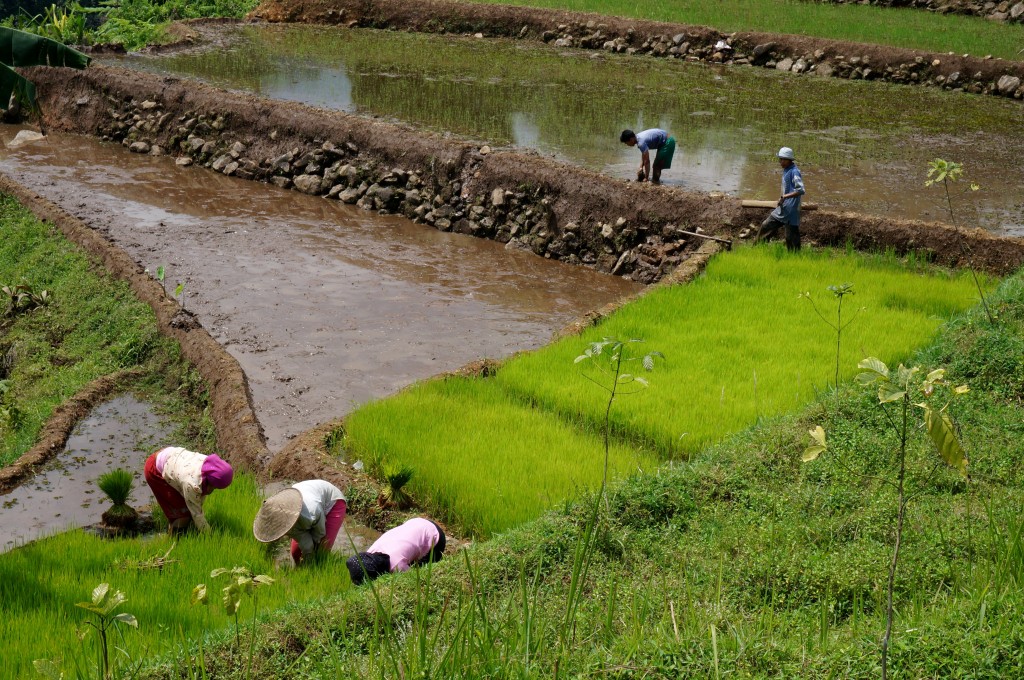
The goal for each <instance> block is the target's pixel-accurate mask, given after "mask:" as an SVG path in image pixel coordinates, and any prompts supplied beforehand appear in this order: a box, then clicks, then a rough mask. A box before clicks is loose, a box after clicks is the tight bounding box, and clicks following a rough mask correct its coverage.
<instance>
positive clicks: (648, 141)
mask: <svg viewBox="0 0 1024 680" xmlns="http://www.w3.org/2000/svg"><path fill="white" fill-rule="evenodd" d="M619 141H620V142H622V143H623V144H625V145H626V146H635V147H636V148H637V149H639V150H640V169H639V170H637V172H636V181H638V182H643V181H644V180H645V179H647V178H650V180H651V182H653V183H654V184H660V183H661V171H662V170H668V169H669V168H671V167H672V156H673V155H675V152H676V138H675V137H669V136H668V133H667V132H665V131H664V130H659V129H658V128H651V129H650V130H644V131H643V132H641V133H640V134H637V133H635V132H633V131H632V130H623V131H622V134H621V135H619ZM651 149H654V150H655V151H657V154H656V155H655V156H654V167H653V168H652V167H651V153H650V150H651ZM652 173H653V174H652Z"/></svg>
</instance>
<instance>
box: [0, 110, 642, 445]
mask: <svg viewBox="0 0 1024 680" xmlns="http://www.w3.org/2000/svg"><path fill="white" fill-rule="evenodd" d="M16 133H17V129H16V128H13V127H9V126H8V127H2V126H0V140H2V141H3V142H5V143H6V142H9V141H10V140H11V139H13V137H14V135H15V134H16ZM0 166H2V168H3V171H4V172H5V173H6V174H8V175H9V176H11V177H12V178H13V179H15V180H16V181H18V182H20V183H21V184H23V185H25V186H27V187H29V188H31V189H32V190H34V191H36V192H37V193H39V194H41V195H42V196H44V197H45V198H48V199H49V200H51V201H54V202H55V203H57V204H59V205H60V206H61V207H63V208H64V209H65V210H67V211H68V212H70V213H72V214H74V215H76V216H77V217H79V218H80V219H82V220H83V221H85V222H86V223H87V224H89V225H90V226H92V227H94V228H96V229H99V230H101V231H102V232H103V233H104V234H105V235H106V236H107V237H108V238H110V239H111V240H112V241H113V242H114V243H116V244H117V245H118V246H120V247H122V248H123V249H124V250H125V251H127V252H128V253H129V254H130V255H131V256H132V257H133V258H134V259H135V260H136V262H138V263H139V265H141V266H143V267H146V268H148V269H149V271H150V272H156V271H157V268H158V267H161V266H162V267H165V270H166V279H165V283H166V287H167V289H168V291H169V292H173V291H174V288H175V287H176V285H177V284H178V282H183V283H184V284H185V285H184V303H185V306H186V308H187V309H188V310H190V311H192V312H193V313H195V314H196V315H197V317H198V318H199V320H200V321H201V322H202V324H203V325H204V326H205V327H206V329H207V330H209V331H210V332H211V334H212V335H213V337H214V338H216V339H217V340H218V341H219V342H221V343H222V344H223V345H224V346H225V347H226V348H227V350H228V351H229V352H230V353H231V354H232V355H233V356H235V357H236V358H237V359H238V361H239V362H240V364H241V366H242V368H243V370H244V371H245V373H246V375H247V376H248V379H249V384H250V387H251V389H252V394H253V401H254V403H255V407H256V414H257V416H258V417H259V419H260V422H261V423H262V425H263V427H264V429H265V431H266V434H267V439H268V445H269V446H270V448H271V450H277V449H280V448H281V447H282V446H283V444H284V443H285V442H286V441H287V439H288V438H290V437H292V436H295V435H296V434H298V433H300V432H303V431H305V430H307V429H309V428H311V427H313V426H315V425H317V424H319V423H321V422H325V421H327V420H330V419H333V418H337V417H339V416H341V415H344V414H345V413H347V412H348V411H350V410H351V409H352V408H353V407H354V406H355V405H357V404H359V403H362V402H364V401H367V400H369V399H372V398H375V397H380V396H384V395H387V394H390V393H393V392H395V391H397V390H399V389H400V388H402V387H404V386H406V385H409V384H410V383H413V382H415V381H417V380H420V379H423V378H427V377H429V376H433V375H436V374H438V373H442V372H444V371H449V370H453V369H456V368H458V367H460V366H462V365H464V364H466V363H467V362H470V361H473V360H476V359H479V358H482V357H492V358H498V357H504V356H507V355H509V354H511V353H513V352H516V351H519V350H524V349H532V348H536V347H539V346H541V345H543V344H545V343H546V342H547V341H548V339H549V338H550V337H551V334H552V332H553V331H555V330H557V329H559V328H561V327H562V326H564V325H565V324H566V323H568V322H569V321H571V320H572V319H574V318H575V317H577V316H578V315H580V314H583V313H585V312H587V311H589V310H591V309H595V308H597V307H600V306H602V305H604V304H606V303H608V302H610V301H613V300H615V299H618V298H619V297H620V296H622V295H624V294H629V293H633V292H635V291H638V290H639V289H640V286H639V285H637V284H633V283H631V282H628V281H624V280H623V279H620V278H616V277H612V276H608V275H604V274H600V273H597V272H594V271H591V270H589V269H585V268H582V267H574V266H570V265H565V264H561V263H558V262H554V261H551V260H545V259H543V258H540V257H537V256H536V255H533V254H532V253H524V252H520V251H511V250H506V249H505V248H504V247H503V246H502V245H501V244H499V243H496V242H493V241H487V240H483V239H476V238H472V237H469V236H463V235H460V234H450V233H444V232H439V231H436V230H434V229H432V228H430V227H426V226H423V225H418V224H413V223H412V222H410V221H409V220H406V219H404V218H399V217H393V216H390V217H384V216H379V215H377V214H374V213H370V212H366V211H363V210H360V209H358V208H355V207H353V206H347V205H344V204H341V203H339V202H337V201H327V200H324V199H322V198H317V197H312V196H306V195H304V194H301V193H299V192H296V191H287V190H281V189H278V188H276V187H274V186H271V185H267V184H258V183H254V182H247V181H244V180H239V179H235V178H231V177H225V176H223V175H219V174H216V173H212V172H209V171H207V170H204V169H201V168H181V167H178V166H176V165H175V164H174V161H173V160H172V159H171V158H168V157H151V156H141V155H137V154H130V153H128V152H127V151H126V150H125V149H123V148H122V147H121V146H120V145H114V144H104V143H101V142H99V141H98V140H96V139H94V138H90V137H83V136H73V135H57V134H51V135H50V136H49V137H48V138H47V139H46V140H43V141H40V142H35V143H30V144H25V145H23V146H19V147H17V148H14V149H10V148H7V149H0Z"/></svg>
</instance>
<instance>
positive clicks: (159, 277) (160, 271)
mask: <svg viewBox="0 0 1024 680" xmlns="http://www.w3.org/2000/svg"><path fill="white" fill-rule="evenodd" d="M156 280H157V281H163V280H164V267H163V265H160V266H159V267H157V268H156Z"/></svg>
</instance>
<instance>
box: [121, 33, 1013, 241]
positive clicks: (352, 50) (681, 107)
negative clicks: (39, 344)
mask: <svg viewBox="0 0 1024 680" xmlns="http://www.w3.org/2000/svg"><path fill="white" fill-rule="evenodd" d="M210 30H213V31H216V33H215V35H214V38H215V45H214V46H213V47H212V48H207V49H200V50H197V51H192V52H188V53H181V54H174V55H164V56H136V55H133V56H130V57H126V58H122V59H118V60H116V62H117V63H118V64H119V65H122V66H131V67H136V68H140V69H145V70H150V71H155V72H157V73H163V74H176V75H181V76H190V77H196V78H199V79H201V80H204V81H206V82H209V83H212V84H214V85H218V86H221V87H226V88H230V89H239V90H246V91H251V92H256V93H259V94H261V95H264V96H267V97H271V98H279V99H289V100H295V101H301V102H305V103H308V104H313V105H316V106H322V107H327V108H335V109H341V110H345V111H352V112H357V113H361V114H369V115H379V116H385V117H389V118H393V119H399V120H403V121H408V122H411V123H414V124H416V125H420V126H423V127H426V128H429V129H433V130H437V131H444V132H454V133H456V134H460V135H465V136H468V137H470V138H473V139H478V140H482V141H487V142H489V143H491V144H499V145H506V144H507V145H517V146H522V147H528V148H532V149H536V150H539V151H540V152H542V153H545V154H552V155H555V156H557V157H560V158H562V159H565V160H568V161H571V162H574V163H578V164H581V165H583V166H586V167H588V168H591V169H596V170H600V171H602V172H605V173H609V174H612V175H615V176H618V177H623V178H630V177H632V176H633V175H634V174H635V172H636V166H637V165H638V163H639V153H638V152H637V151H635V150H631V149H628V148H626V147H625V146H624V145H622V144H620V143H619V142H618V134H619V131H620V130H621V129H622V128H625V127H629V128H633V129H636V130H639V129H643V128H646V127H662V128H665V129H668V130H669V131H671V132H672V133H673V134H674V135H675V137H676V138H677V140H678V149H677V153H676V158H675V162H674V163H673V167H672V169H671V170H670V171H669V172H667V173H666V174H665V179H666V180H667V183H669V184H678V185H683V186H687V187H690V188H693V189H698V190H707V191H716V190H717V191H724V192H727V193H729V194H733V195H738V196H741V197H744V198H774V197H776V196H777V195H778V190H779V187H778V185H779V173H778V169H777V164H776V162H775V160H774V158H773V156H772V154H773V153H774V152H775V151H776V150H777V149H778V148H779V147H780V146H782V145H786V146H791V147H794V148H795V149H796V151H797V154H798V158H799V160H800V164H801V167H802V169H803V173H804V178H805V181H806V183H807V187H808V193H809V196H808V198H809V200H813V201H816V202H818V203H820V204H823V205H826V206H828V207H830V208H834V209H841V210H856V211H859V212H867V213H875V214H889V215H894V216H898V217H906V218H914V219H941V220H946V219H947V218H948V214H947V213H946V209H945V205H944V204H943V203H942V196H943V195H942V193H941V191H940V190H938V189H937V188H931V189H927V188H925V186H924V181H925V175H926V165H927V162H928V161H929V160H931V159H933V158H935V157H943V158H947V159H951V160H959V161H962V162H964V163H965V164H966V167H967V170H968V174H969V175H970V176H971V178H972V179H973V180H975V181H977V182H979V183H980V184H981V186H982V190H981V191H979V192H976V193H971V192H969V191H964V192H961V191H956V192H955V193H954V200H955V201H956V204H957V206H958V209H960V210H961V211H962V212H961V218H962V219H963V220H964V222H965V223H967V224H970V225H978V226H983V227H985V228H987V229H990V230H993V231H996V232H1001V233H1010V234H1024V198H1022V196H1024V194H1022V192H1021V190H1020V182H1021V177H1022V176H1024V136H1022V135H1020V134H1019V131H1020V130H1021V126H1022V124H1024V107H1021V106H1020V104H1019V103H1016V102H1012V101H1003V100H999V99H995V98H992V97H978V96H972V95H964V94H959V93H944V92H938V91H935V90H931V89H928V88H922V87H910V86H893V85H886V84H883V83H868V82H863V81H860V82H855V81H846V80H840V79H833V78H816V77H809V76H805V77H795V76H793V75H792V74H782V73H778V72H776V71H774V70H767V69H755V68H746V67H743V68H739V67H737V68H726V67H710V66H706V65H699V64H687V63H681V62H677V61H668V60H663V59H652V58H646V57H645V58H634V57H626V56H623V55H608V54H606V53H603V52H601V53H595V52H587V51H576V50H556V49H554V48H547V47H537V46H536V44H535V43H530V44H528V45H524V44H516V43H512V42H507V41H492V40H476V39H473V38H452V37H435V36H427V35H418V34H407V33H397V32H386V31H371V30H345V29H337V28H324V27H315V26H281V25H271V26H259V25H257V26H236V27H221V28H219V29H210ZM965 189H966V187H965Z"/></svg>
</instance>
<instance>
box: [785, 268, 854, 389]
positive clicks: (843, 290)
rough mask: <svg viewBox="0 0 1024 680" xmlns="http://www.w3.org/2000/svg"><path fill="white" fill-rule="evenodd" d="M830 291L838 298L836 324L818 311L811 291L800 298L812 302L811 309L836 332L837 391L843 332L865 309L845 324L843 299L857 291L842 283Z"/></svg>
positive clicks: (850, 285) (851, 286)
mask: <svg viewBox="0 0 1024 680" xmlns="http://www.w3.org/2000/svg"><path fill="white" fill-rule="evenodd" d="M828 290H829V292H831V293H832V295H833V296H835V298H836V320H835V323H833V322H831V321H829V320H828V319H827V318H825V315H824V314H822V313H821V310H820V309H818V305H816V304H815V303H814V298H812V297H811V293H810V291H805V292H803V293H800V295H799V297H801V298H804V299H806V300H807V301H808V302H810V303H811V307H812V308H813V309H814V313H815V314H817V315H818V318H820V319H821V320H822V321H824V322H825V323H826V324H827V325H828V326H829V328H831V329H832V330H834V331H835V332H836V373H835V383H834V384H835V387H836V389H839V355H840V350H841V349H842V344H843V330H844V329H845V328H846V327H847V326H849V325H850V324H851V323H853V322H854V319H856V318H857V315H858V314H860V313H861V312H863V311H864V308H863V307H861V308H860V309H858V310H857V311H855V312H854V313H853V317H852V318H851V319H850V320H848V321H847V322H846V323H843V298H845V297H846V296H847V295H853V294H854V293H855V292H856V291H854V290H853V284H852V283H841V284H838V285H835V286H829V287H828Z"/></svg>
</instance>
